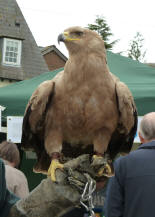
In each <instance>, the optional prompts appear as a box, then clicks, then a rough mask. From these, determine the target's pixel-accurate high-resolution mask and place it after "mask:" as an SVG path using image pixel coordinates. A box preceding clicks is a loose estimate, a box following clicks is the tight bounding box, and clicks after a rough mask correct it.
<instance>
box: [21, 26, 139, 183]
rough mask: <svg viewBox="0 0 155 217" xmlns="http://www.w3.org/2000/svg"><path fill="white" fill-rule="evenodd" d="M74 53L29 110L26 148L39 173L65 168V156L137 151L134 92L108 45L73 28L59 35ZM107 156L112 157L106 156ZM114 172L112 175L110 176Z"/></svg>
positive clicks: (40, 89) (91, 33) (41, 88)
mask: <svg viewBox="0 0 155 217" xmlns="http://www.w3.org/2000/svg"><path fill="white" fill-rule="evenodd" d="M58 41H62V42H64V43H65V45H66V48H67V49H68V52H69V59H68V61H67V62H66V65H65V67H64V71H62V72H60V73H59V74H58V75H57V76H56V77H55V78H54V79H52V80H49V81H45V82H43V83H41V84H40V85H39V86H38V88H37V89H36V90H35V91H34V93H33V94H32V96H31V98H30V100H29V102H28V105H27V107H26V111H25V115H24V120H23V132H22V147H23V148H24V149H26V150H29V149H31V150H33V151H35V152H36V154H37V160H38V161H37V164H36V165H35V168H34V169H35V171H38V172H45V171H46V172H47V171H48V168H49V166H50V161H51V160H52V163H51V166H50V169H49V171H51V177H52V180H53V181H55V169H56V168H63V164H62V162H61V160H62V159H63V156H70V157H73V158H74V157H76V156H77V155H81V154H83V153H90V154H92V155H94V156H102V157H104V156H108V158H107V169H106V172H107V175H110V173H111V170H110V167H109V166H108V159H114V157H115V156H116V155H117V154H118V153H119V152H127V153H128V152H129V151H130V150H131V147H132V144H133V140H134V136H135V133H136V129H137V111H136V107H135V103H134V100H133V97H132V94H131V92H130V91H129V89H128V87H127V86H126V85H125V84H124V83H122V82H120V80H119V79H118V78H117V77H116V76H114V75H113V74H112V73H111V72H110V71H109V69H108V65H107V60H106V52H105V47H104V41H103V40H102V39H101V37H100V36H99V35H98V34H97V33H96V32H94V31H91V30H89V29H86V28H81V27H71V28H68V29H66V30H65V31H64V32H63V33H62V34H60V35H59V36H58ZM105 154H106V155H105ZM108 173H109V174H108Z"/></svg>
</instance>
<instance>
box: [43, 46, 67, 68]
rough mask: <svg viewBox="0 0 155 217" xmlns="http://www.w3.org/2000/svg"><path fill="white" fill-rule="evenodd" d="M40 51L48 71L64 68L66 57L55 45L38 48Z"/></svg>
mask: <svg viewBox="0 0 155 217" xmlns="http://www.w3.org/2000/svg"><path fill="white" fill-rule="evenodd" d="M40 50H41V53H42V55H43V57H44V59H45V62H46V64H47V65H48V69H49V70H50V71H53V70H55V69H59V68H62V67H64V65H65V63H66V61H67V57H66V56H64V55H63V54H62V53H61V52H60V51H59V50H58V49H57V48H56V46H55V45H51V46H48V47H40Z"/></svg>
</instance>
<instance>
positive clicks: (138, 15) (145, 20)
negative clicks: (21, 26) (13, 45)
mask: <svg viewBox="0 0 155 217" xmlns="http://www.w3.org/2000/svg"><path fill="white" fill-rule="evenodd" d="M16 1H17V3H18V5H19V7H20V9H21V11H22V13H23V15H24V17H25V19H26V22H27V24H28V26H29V28H30V30H31V32H32V34H33V36H34V38H35V40H36V42H37V44H38V46H49V45H55V46H56V47H57V48H58V49H59V50H60V51H61V52H62V53H63V54H64V55H66V56H68V52H67V50H66V48H65V46H64V44H63V43H61V44H60V45H59V44H58V43H57V37H58V35H59V34H60V33H62V32H63V30H64V29H66V28H68V27H71V26H81V27H87V26H88V24H94V23H95V19H96V18H97V16H103V17H104V18H105V20H106V22H107V24H108V26H109V27H110V29H111V32H112V33H113V36H112V37H111V38H110V41H113V40H116V39H119V42H118V43H117V44H116V45H115V46H114V48H113V50H112V51H113V52H114V53H117V52H124V53H122V54H123V55H125V51H127V50H128V49H129V44H130V42H131V40H133V38H134V36H135V35H136V33H137V32H140V33H141V34H142V36H143V38H144V45H143V47H144V50H146V56H145V59H144V60H145V62H155V51H154V50H155V9H154V5H155V3H154V0H147V1H142V0H107V1H104V0H77V1H75V0H74V1H73V0H59V1H58V0H16Z"/></svg>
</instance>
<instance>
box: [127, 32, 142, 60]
mask: <svg viewBox="0 0 155 217" xmlns="http://www.w3.org/2000/svg"><path fill="white" fill-rule="evenodd" d="M143 41H144V38H143V36H142V35H141V34H140V33H139V32H137V33H136V36H134V38H133V40H132V41H131V42H130V49H129V50H128V57H130V58H131V59H133V60H137V61H139V62H141V61H143V60H144V57H145V55H146V50H145V51H143Z"/></svg>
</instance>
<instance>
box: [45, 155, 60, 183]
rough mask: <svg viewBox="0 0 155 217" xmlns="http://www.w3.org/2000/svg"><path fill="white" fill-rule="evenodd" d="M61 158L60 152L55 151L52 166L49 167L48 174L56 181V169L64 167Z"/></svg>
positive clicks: (52, 156)
mask: <svg viewBox="0 0 155 217" xmlns="http://www.w3.org/2000/svg"><path fill="white" fill-rule="evenodd" d="M59 158H60V153H58V152H54V153H52V154H51V159H52V161H51V164H50V167H49V169H48V176H50V177H51V180H52V181H53V182H56V175H55V171H56V169H63V168H64V166H63V164H61V163H60V162H59Z"/></svg>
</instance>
